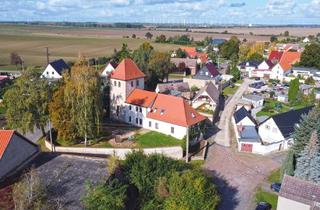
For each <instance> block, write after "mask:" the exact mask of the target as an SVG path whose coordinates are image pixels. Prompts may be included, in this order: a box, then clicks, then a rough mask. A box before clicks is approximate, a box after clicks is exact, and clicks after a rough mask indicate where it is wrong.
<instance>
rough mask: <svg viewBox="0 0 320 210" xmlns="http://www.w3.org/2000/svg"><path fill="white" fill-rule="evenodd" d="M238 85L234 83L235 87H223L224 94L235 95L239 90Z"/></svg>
mask: <svg viewBox="0 0 320 210" xmlns="http://www.w3.org/2000/svg"><path fill="white" fill-rule="evenodd" d="M238 88H239V87H238V86H236V85H234V86H233V87H231V86H228V87H226V88H225V89H223V91H222V94H223V95H224V96H227V95H233V94H234V93H235V92H236V91H237V90H238Z"/></svg>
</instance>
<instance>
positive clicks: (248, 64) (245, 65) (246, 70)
mask: <svg viewBox="0 0 320 210" xmlns="http://www.w3.org/2000/svg"><path fill="white" fill-rule="evenodd" d="M258 65H259V63H258V62H256V61H244V62H242V63H240V64H239V65H238V66H237V67H238V69H239V71H240V72H242V73H243V74H245V75H250V74H251V71H253V70H255V69H257V68H258Z"/></svg>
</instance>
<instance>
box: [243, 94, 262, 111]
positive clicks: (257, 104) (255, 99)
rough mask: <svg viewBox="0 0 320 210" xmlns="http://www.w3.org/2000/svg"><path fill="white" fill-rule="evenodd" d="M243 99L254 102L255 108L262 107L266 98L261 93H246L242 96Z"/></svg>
mask: <svg viewBox="0 0 320 210" xmlns="http://www.w3.org/2000/svg"><path fill="white" fill-rule="evenodd" d="M242 99H243V100H245V101H248V102H250V103H252V105H253V107H254V108H257V107H262V106H263V102H264V99H263V97H262V96H260V95H254V94H246V95H243V96H242Z"/></svg>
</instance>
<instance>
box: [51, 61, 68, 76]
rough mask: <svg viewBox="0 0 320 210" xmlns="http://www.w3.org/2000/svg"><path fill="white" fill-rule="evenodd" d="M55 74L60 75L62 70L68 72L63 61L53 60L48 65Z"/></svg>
mask: <svg viewBox="0 0 320 210" xmlns="http://www.w3.org/2000/svg"><path fill="white" fill-rule="evenodd" d="M49 64H50V65H51V66H52V68H54V70H56V72H58V73H59V74H60V75H61V74H62V71H63V70H70V68H69V66H68V65H67V64H66V63H65V62H64V60H63V59H59V60H55V61H52V62H50V63H49Z"/></svg>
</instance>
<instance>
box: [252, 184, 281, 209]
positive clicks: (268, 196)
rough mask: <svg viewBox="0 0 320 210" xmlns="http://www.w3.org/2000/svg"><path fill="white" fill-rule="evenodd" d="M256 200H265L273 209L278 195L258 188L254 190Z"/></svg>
mask: <svg viewBox="0 0 320 210" xmlns="http://www.w3.org/2000/svg"><path fill="white" fill-rule="evenodd" d="M256 202H257V203H258V202H267V203H270V204H271V206H272V209H273V210H276V209H277V202H278V196H277V195H276V194H275V193H271V192H266V191H263V190H262V189H261V188H258V190H257V192H256Z"/></svg>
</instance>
